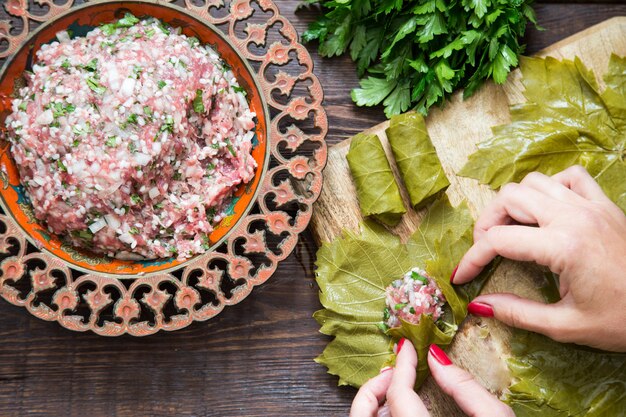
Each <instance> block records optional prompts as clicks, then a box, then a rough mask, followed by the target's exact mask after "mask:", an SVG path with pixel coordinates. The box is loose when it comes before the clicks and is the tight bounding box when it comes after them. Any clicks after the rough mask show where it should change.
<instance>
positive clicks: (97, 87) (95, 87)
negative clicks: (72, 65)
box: [87, 77, 107, 94]
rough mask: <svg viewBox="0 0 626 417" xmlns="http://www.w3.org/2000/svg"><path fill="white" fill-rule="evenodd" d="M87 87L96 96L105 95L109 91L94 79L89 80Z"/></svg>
mask: <svg viewBox="0 0 626 417" xmlns="http://www.w3.org/2000/svg"><path fill="white" fill-rule="evenodd" d="M87 85H88V86H89V88H91V90H92V91H93V92H94V93H96V94H104V93H105V92H106V91H107V89H106V87H105V86H103V85H102V84H100V83H99V82H98V81H97V80H96V79H95V78H94V77H89V78H87Z"/></svg>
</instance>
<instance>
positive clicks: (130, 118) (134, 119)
mask: <svg viewBox="0 0 626 417" xmlns="http://www.w3.org/2000/svg"><path fill="white" fill-rule="evenodd" d="M137 117H139V116H138V115H137V114H135V113H133V114H131V115H130V116H128V118H127V119H126V123H128V124H133V125H136V124H137Z"/></svg>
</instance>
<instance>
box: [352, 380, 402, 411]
mask: <svg viewBox="0 0 626 417" xmlns="http://www.w3.org/2000/svg"><path fill="white" fill-rule="evenodd" d="M392 376H393V370H391V369H389V370H384V371H382V372H381V373H380V375H378V376H375V377H374V378H372V379H370V380H369V381H367V382H366V383H365V384H363V386H361V388H360V389H359V392H357V393H356V395H355V397H354V400H353V401H352V407H351V408H350V417H376V415H377V414H378V408H379V407H380V404H381V403H382V402H383V401H384V400H385V394H386V393H387V389H388V388H389V385H390V384H391V378H392Z"/></svg>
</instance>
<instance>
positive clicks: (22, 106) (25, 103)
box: [17, 101, 28, 111]
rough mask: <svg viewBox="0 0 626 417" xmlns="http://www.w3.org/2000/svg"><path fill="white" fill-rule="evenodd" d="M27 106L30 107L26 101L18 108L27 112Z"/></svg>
mask: <svg viewBox="0 0 626 417" xmlns="http://www.w3.org/2000/svg"><path fill="white" fill-rule="evenodd" d="M27 106H28V103H27V102H25V101H22V102H21V103H20V105H19V106H17V108H18V109H20V110H22V111H26V107H27Z"/></svg>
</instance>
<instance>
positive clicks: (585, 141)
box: [459, 55, 626, 211]
mask: <svg viewBox="0 0 626 417" xmlns="http://www.w3.org/2000/svg"><path fill="white" fill-rule="evenodd" d="M521 71H522V74H523V80H522V82H523V84H524V86H525V92H524V95H525V97H526V99H527V102H526V103H523V104H518V105H515V106H512V107H511V123H509V124H507V125H502V126H497V127H495V128H493V138H491V139H489V140H487V141H485V142H483V143H480V144H479V145H478V151H477V152H475V153H474V154H472V155H471V156H470V157H469V161H468V162H467V164H466V165H465V166H464V167H463V168H462V169H461V171H460V172H459V175H461V176H465V177H471V178H475V179H478V180H480V182H482V183H483V184H489V185H490V186H491V187H492V188H494V189H497V188H499V187H500V186H502V185H503V184H506V183H508V182H519V181H521V180H522V179H523V178H524V176H526V174H528V173H530V172H532V171H540V172H543V173H544V174H547V175H552V174H555V173H557V172H559V171H562V170H563V169H565V168H567V167H569V166H572V165H575V164H580V165H582V166H584V167H585V168H586V169H587V171H589V173H590V174H591V175H592V176H593V177H594V178H595V179H596V181H597V182H598V184H600V186H601V187H602V189H603V190H604V192H605V193H606V194H607V195H608V197H609V198H611V199H612V200H613V201H614V202H615V203H616V204H617V205H618V206H619V207H621V209H622V210H624V211H626V158H625V154H624V149H626V59H624V58H620V57H617V56H615V55H613V56H611V59H610V63H609V69H608V72H607V74H606V75H605V76H604V81H605V84H606V88H605V89H604V90H603V91H601V90H600V87H599V86H598V83H597V81H596V78H595V75H594V74H593V72H591V71H589V70H588V69H587V68H585V66H584V65H583V64H582V62H581V61H580V60H579V59H578V58H576V59H575V60H574V61H569V60H563V61H559V60H557V59H554V58H551V57H548V58H545V59H543V58H524V59H523V60H522V61H521Z"/></svg>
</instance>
